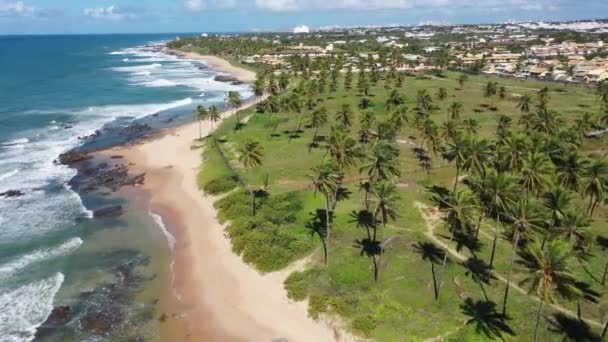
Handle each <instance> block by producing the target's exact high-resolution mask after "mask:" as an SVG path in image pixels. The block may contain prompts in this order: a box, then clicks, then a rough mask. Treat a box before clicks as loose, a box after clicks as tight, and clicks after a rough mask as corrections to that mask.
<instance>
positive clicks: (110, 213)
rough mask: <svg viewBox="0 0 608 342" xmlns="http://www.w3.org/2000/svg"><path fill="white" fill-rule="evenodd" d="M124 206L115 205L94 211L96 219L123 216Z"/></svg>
mask: <svg viewBox="0 0 608 342" xmlns="http://www.w3.org/2000/svg"><path fill="white" fill-rule="evenodd" d="M122 213H123V211H122V205H114V206H111V207H105V208H101V209H97V210H95V211H93V217H94V218H112V217H118V216H120V215H122Z"/></svg>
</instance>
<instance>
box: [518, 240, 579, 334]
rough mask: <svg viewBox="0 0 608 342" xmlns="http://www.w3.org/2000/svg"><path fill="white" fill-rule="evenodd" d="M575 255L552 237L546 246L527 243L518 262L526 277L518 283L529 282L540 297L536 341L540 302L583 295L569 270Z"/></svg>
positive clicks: (565, 244) (527, 283)
mask: <svg viewBox="0 0 608 342" xmlns="http://www.w3.org/2000/svg"><path fill="white" fill-rule="evenodd" d="M573 261H574V254H573V252H572V249H571V248H570V245H569V244H568V243H567V242H563V241H559V240H553V241H550V242H549V243H548V244H546V246H544V247H543V246H541V244H540V243H539V242H538V241H532V242H530V243H528V245H527V247H526V250H525V253H524V256H523V259H522V260H520V261H519V263H520V264H522V265H523V266H524V267H525V268H526V271H527V272H526V278H524V280H522V281H521V282H520V285H522V286H525V285H529V289H528V293H529V294H533V293H534V294H536V296H537V297H538V298H539V299H540V301H539V305H538V311H537V313H536V325H535V328H534V342H536V341H538V327H539V325H540V317H541V315H542V310H543V305H544V304H545V303H553V302H554V301H555V297H556V295H560V296H561V297H564V298H566V299H574V298H577V297H580V296H581V295H582V291H581V289H580V288H579V287H578V286H577V279H576V276H575V275H574V273H573V272H572V263H573Z"/></svg>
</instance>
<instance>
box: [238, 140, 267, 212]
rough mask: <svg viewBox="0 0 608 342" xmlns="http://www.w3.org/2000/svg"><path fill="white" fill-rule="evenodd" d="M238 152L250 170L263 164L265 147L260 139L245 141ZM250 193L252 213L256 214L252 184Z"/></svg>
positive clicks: (241, 161) (242, 162)
mask: <svg viewBox="0 0 608 342" xmlns="http://www.w3.org/2000/svg"><path fill="white" fill-rule="evenodd" d="M237 153H238V155H239V157H238V160H239V162H240V163H241V164H243V166H244V167H245V168H247V169H249V170H252V169H253V168H255V167H257V166H260V165H262V157H263V155H264V149H263V147H262V146H261V145H260V143H259V142H258V141H255V140H247V141H245V142H244V143H243V144H241V145H240V146H239V147H238V149H237ZM249 193H250V194H251V215H253V216H255V192H254V191H253V187H252V186H250V187H249Z"/></svg>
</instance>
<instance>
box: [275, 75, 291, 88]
mask: <svg viewBox="0 0 608 342" xmlns="http://www.w3.org/2000/svg"><path fill="white" fill-rule="evenodd" d="M278 86H279V89H281V91H285V90H287V87H288V86H289V75H288V74H287V73H285V72H282V73H280V74H279V82H278Z"/></svg>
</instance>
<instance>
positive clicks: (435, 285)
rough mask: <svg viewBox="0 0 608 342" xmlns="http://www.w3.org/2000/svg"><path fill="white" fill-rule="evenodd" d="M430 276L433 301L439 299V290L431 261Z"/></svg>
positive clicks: (433, 264)
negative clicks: (431, 278) (433, 295)
mask: <svg viewBox="0 0 608 342" xmlns="http://www.w3.org/2000/svg"><path fill="white" fill-rule="evenodd" d="M431 275H432V276H433V293H434V294H435V300H437V299H439V288H437V277H436V276H435V263H434V262H433V261H431Z"/></svg>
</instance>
